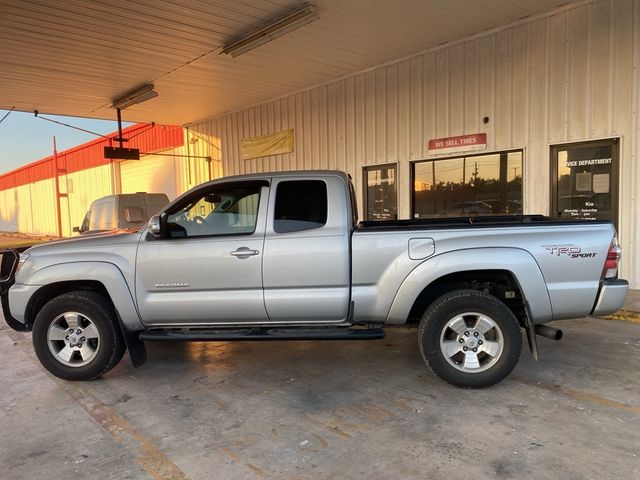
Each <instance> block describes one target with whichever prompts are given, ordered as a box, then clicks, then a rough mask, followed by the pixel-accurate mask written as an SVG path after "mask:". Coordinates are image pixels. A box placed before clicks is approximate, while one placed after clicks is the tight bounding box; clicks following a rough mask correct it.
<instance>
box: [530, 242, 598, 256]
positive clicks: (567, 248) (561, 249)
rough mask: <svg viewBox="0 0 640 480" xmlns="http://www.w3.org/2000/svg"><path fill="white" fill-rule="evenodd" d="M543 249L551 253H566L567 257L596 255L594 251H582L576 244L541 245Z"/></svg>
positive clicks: (558, 254)
mask: <svg viewBox="0 0 640 480" xmlns="http://www.w3.org/2000/svg"><path fill="white" fill-rule="evenodd" d="M542 246H543V247H544V249H545V250H546V251H547V252H549V253H550V254H551V255H556V256H558V257H559V256H560V255H566V256H568V257H569V258H593V257H595V256H596V255H597V253H595V252H583V251H582V248H580V247H579V246H577V245H542Z"/></svg>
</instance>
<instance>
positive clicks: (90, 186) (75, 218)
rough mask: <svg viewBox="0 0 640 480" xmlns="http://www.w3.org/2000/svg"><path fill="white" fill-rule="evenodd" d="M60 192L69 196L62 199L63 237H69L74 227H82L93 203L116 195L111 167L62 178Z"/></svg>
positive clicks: (84, 171) (76, 173) (83, 171)
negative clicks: (113, 194) (83, 220)
mask: <svg viewBox="0 0 640 480" xmlns="http://www.w3.org/2000/svg"><path fill="white" fill-rule="evenodd" d="M60 192H61V193H67V194H68V195H69V196H68V197H67V198H62V199H61V212H62V215H61V217H62V235H63V236H69V235H72V229H73V227H79V226H80V225H81V223H82V219H83V218H84V215H85V214H86V213H87V210H88V209H89V205H91V202H93V201H94V200H96V199H98V198H100V197H104V196H105V195H111V194H112V193H114V189H113V178H112V167H111V165H103V166H100V167H93V168H87V169H86V170H80V171H77V172H73V173H70V174H68V175H63V176H61V177H60ZM20 231H21V232H23V231H29V230H20Z"/></svg>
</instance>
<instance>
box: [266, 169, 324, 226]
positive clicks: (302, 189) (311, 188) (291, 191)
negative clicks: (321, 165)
mask: <svg viewBox="0 0 640 480" xmlns="http://www.w3.org/2000/svg"><path fill="white" fill-rule="evenodd" d="M326 223H327V185H326V184H325V183H324V182H323V181H321V180H293V181H286V182H280V183H279V184H278V190H277V192H276V205H275V215H274V219H273V230H274V231H275V232H276V233H289V232H299V231H302V230H310V229H313V228H320V227H322V226H324V225H325V224H326Z"/></svg>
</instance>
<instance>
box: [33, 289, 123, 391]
mask: <svg viewBox="0 0 640 480" xmlns="http://www.w3.org/2000/svg"><path fill="white" fill-rule="evenodd" d="M67 312H76V313H78V314H80V316H81V317H80V318H83V317H84V316H86V318H88V319H90V321H91V322H92V323H93V325H95V329H97V333H98V335H99V337H97V340H96V341H95V344H94V347H95V348H94V353H92V356H91V359H90V360H89V361H88V362H87V363H86V364H84V365H81V366H68V365H65V364H64V363H62V361H61V360H59V359H58V357H57V356H56V355H54V353H53V352H52V351H51V349H50V343H49V340H48V332H49V328H50V327H52V324H53V323H54V322H55V321H57V319H60V318H61V316H62V315H63V314H64V313H67ZM58 321H59V320H58ZM83 321H84V322H85V323H86V319H84V318H83ZM56 342H58V341H56ZM59 342H60V345H61V347H64V346H65V343H63V342H65V340H60V341H59ZM56 344H57V343H56ZM54 345H55V344H54ZM33 347H34V349H35V352H36V355H37V357H38V360H40V363H41V364H42V366H43V367H44V368H46V369H47V370H48V371H49V372H51V373H52V374H53V375H55V376H56V377H58V378H62V379H64V380H94V379H96V378H99V377H101V376H102V375H104V374H105V373H106V372H108V371H109V370H111V369H112V368H113V367H115V366H116V365H117V364H118V362H119V361H120V359H122V356H123V355H124V352H125V349H126V346H125V343H124V339H123V337H122V332H121V331H120V328H119V327H118V324H117V320H116V317H115V312H114V311H113V307H112V306H111V304H110V303H109V301H108V300H107V299H105V298H104V296H102V295H100V294H99V293H96V292H90V291H77V292H70V293H65V294H63V295H60V296H59V297H56V298H54V299H53V300H51V301H49V302H48V303H47V304H46V305H45V306H44V307H42V309H41V310H40V312H38V315H37V316H36V319H35V321H34V324H33ZM73 355H74V357H73V358H79V360H80V361H79V362H78V363H80V364H82V358H81V357H79V352H78V353H74V354H73ZM70 361H71V360H70Z"/></svg>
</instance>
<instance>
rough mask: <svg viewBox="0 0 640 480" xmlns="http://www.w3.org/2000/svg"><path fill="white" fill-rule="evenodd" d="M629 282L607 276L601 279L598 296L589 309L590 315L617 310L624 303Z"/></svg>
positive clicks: (596, 315) (608, 313)
mask: <svg viewBox="0 0 640 480" xmlns="http://www.w3.org/2000/svg"><path fill="white" fill-rule="evenodd" d="M628 289H629V282H627V281H626V280H621V279H618V278H609V279H605V280H603V281H602V285H601V286H600V291H599V292H598V298H597V299H596V303H595V305H594V307H593V310H592V311H591V316H593V317H600V316H602V315H610V314H612V313H615V312H617V311H618V310H620V309H621V308H622V306H623V305H624V299H625V297H626V296H627V290H628Z"/></svg>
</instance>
